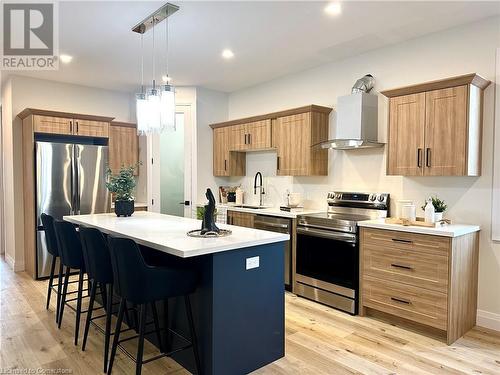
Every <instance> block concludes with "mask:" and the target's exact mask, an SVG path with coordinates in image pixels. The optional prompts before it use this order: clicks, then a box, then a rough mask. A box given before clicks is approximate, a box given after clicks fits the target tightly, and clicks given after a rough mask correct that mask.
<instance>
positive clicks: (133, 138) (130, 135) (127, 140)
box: [109, 122, 139, 175]
mask: <svg viewBox="0 0 500 375" xmlns="http://www.w3.org/2000/svg"><path fill="white" fill-rule="evenodd" d="M138 163H139V137H138V136H137V126H136V125H135V124H129V123H123V122H112V123H111V126H110V127H109V168H110V169H111V171H112V172H113V174H116V173H118V171H119V170H120V168H121V167H122V166H136V168H135V172H134V174H135V175H138V174H139V168H138Z"/></svg>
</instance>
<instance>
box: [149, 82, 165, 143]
mask: <svg viewBox="0 0 500 375" xmlns="http://www.w3.org/2000/svg"><path fill="white" fill-rule="evenodd" d="M147 101H148V131H147V132H148V133H159V132H161V131H162V130H163V129H162V127H161V122H160V93H159V92H158V90H157V89H151V90H150V91H149V92H148V96H147Z"/></svg>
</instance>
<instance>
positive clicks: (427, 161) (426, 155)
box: [425, 147, 431, 168]
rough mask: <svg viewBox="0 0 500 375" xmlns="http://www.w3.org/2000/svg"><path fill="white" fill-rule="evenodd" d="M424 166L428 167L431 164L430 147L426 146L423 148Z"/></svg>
mask: <svg viewBox="0 0 500 375" xmlns="http://www.w3.org/2000/svg"><path fill="white" fill-rule="evenodd" d="M425 166H426V167H428V168H430V166H431V149H430V147H427V149H426V150H425Z"/></svg>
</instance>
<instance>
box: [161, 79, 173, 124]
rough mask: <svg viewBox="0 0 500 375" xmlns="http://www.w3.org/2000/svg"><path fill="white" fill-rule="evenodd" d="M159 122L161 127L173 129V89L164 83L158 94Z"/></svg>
mask: <svg viewBox="0 0 500 375" xmlns="http://www.w3.org/2000/svg"><path fill="white" fill-rule="evenodd" d="M160 122H161V128H162V129H168V130H175V90H174V87H173V86H171V85H164V86H163V87H162V90H161V94H160Z"/></svg>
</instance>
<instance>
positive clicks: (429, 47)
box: [225, 18, 500, 329]
mask: <svg viewBox="0 0 500 375" xmlns="http://www.w3.org/2000/svg"><path fill="white" fill-rule="evenodd" d="M499 24H500V19H499V18H492V19H487V20H484V21H481V22H478V23H474V24H470V25H466V26H463V27H460V28H455V29H451V30H447V31H444V32H440V33H436V34H432V35H428V36H425V37H421V38H418V39H414V40H410V41H407V42H404V43H401V44H398V45H393V46H390V47H386V48H383V49H378V50H374V51H371V52H368V53H365V54H363V55H360V56H356V57H353V58H349V59H346V60H343V61H338V62H334V63H330V64H327V65H323V66H321V67H318V68H315V69H311V70H308V71H305V72H301V73H300V74H294V75H291V76H286V77H283V78H279V79H276V80H273V81H270V82H267V83H264V84H261V85H258V86H255V87H251V88H248V89H245V90H241V91H237V92H234V93H231V94H230V95H229V108H228V110H229V119H235V118H240V117H245V116H251V115H256V114H262V113H266V112H271V111H277V110H281V109H287V108H293V107H298V106H302V105H307V104H319V105H326V106H330V107H334V106H335V103H336V98H337V97H338V96H341V95H346V94H349V93H350V89H351V86H352V84H353V83H354V82H355V81H356V79H357V78H359V77H361V76H363V75H364V74H366V73H371V74H373V76H374V77H375V79H376V82H377V83H376V87H375V90H376V91H381V90H384V89H389V88H394V87H398V86H404V85H408V84H413V83H419V82H424V81H429V80H433V79H441V78H445V77H451V76H454V75H460V74H465V73H471V72H477V73H478V74H480V75H482V76H483V77H485V78H487V79H490V80H492V81H493V80H494V79H495V49H496V48H497V46H499V37H500V33H499ZM299 47H300V46H297V48H299ZM494 91H495V90H494V85H493V84H492V85H490V87H488V89H487V90H486V92H485V97H484V129H483V166H482V176H481V177H479V178H470V177H464V178H461V177H458V178H457V177H415V178H404V177H399V176H386V174H385V151H384V149H373V150H357V151H349V152H342V151H330V164H329V165H330V166H329V175H328V177H309V178H307V177H302V178H291V177H271V178H269V177H268V178H267V182H266V185H267V190H268V192H269V197H268V202H271V203H279V199H280V197H281V196H282V194H283V192H284V190H285V189H287V188H288V189H291V190H294V191H301V192H303V193H304V195H305V197H306V204H308V205H310V206H315V207H324V206H325V196H326V195H325V194H326V192H327V191H328V190H335V189H338V190H360V191H374V190H376V191H387V192H389V193H391V197H392V198H393V202H395V201H396V200H398V199H402V198H404V199H412V200H414V201H415V202H416V203H417V204H420V203H421V202H423V201H424V199H425V198H426V197H427V196H429V195H430V194H437V195H438V196H440V197H441V198H443V199H444V200H446V202H447V203H448V206H449V211H448V212H447V214H446V216H447V217H449V218H451V219H452V220H454V221H456V222H465V223H475V224H480V225H481V228H482V231H481V236H480V265H479V310H481V311H480V312H481V314H482V315H480V318H479V321H480V322H482V323H483V324H487V323H485V322H486V321H485V316H486V315H488V316H489V317H494V318H495V319H496V318H499V319H500V315H496V314H500V294H499V293H498V287H499V286H500V244H498V243H494V242H492V241H491V240H490V238H491V235H490V234H491V192H492V154H493V144H492V140H493V124H494V110H493V108H494ZM333 119H334V116H333V115H332V117H331V120H333ZM331 125H334V121H331ZM386 129H387V103H386V100H385V98H383V97H382V96H381V95H379V134H380V138H381V140H383V141H385V140H386ZM263 155H264V154H263V153H259V154H247V177H246V178H243V179H226V180H225V181H226V182H231V183H242V184H243V185H244V186H245V187H246V190H247V192H248V191H250V186H251V185H252V184H253V173H254V172H255V171H257V170H263V171H264V172H265V174H264V175H265V176H266V175H267V176H269V175H273V174H274V167H273V166H274V165H275V161H274V160H272V158H273V157H275V156H274V155H272V154H271V156H263ZM269 198H270V199H269ZM392 208H394V203H393V205H392ZM483 311H484V312H485V313H482V312H483ZM491 314H493V315H491ZM494 324H498V325H497V326H496V328H497V329H500V320H498V321H496V323H494Z"/></svg>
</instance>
